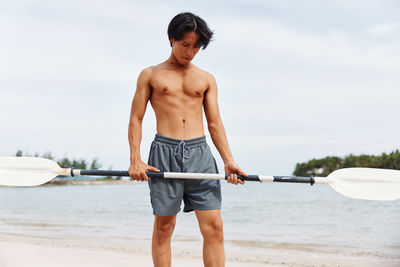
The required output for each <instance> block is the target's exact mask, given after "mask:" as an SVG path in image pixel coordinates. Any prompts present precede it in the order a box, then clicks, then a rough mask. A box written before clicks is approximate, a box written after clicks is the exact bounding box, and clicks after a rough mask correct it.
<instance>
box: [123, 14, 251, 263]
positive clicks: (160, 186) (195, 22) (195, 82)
mask: <svg viewBox="0 0 400 267" xmlns="http://www.w3.org/2000/svg"><path fill="white" fill-rule="evenodd" d="M212 34H213V33H212V32H211V31H210V29H209V28H208V26H207V24H206V23H205V21H203V20H202V19H201V18H199V17H198V16H195V15H193V14H191V13H181V14H178V15H177V16H175V17H174V18H173V19H172V20H171V22H170V24H169V27H168V36H169V41H170V44H171V47H172V51H171V55H170V57H169V58H168V59H167V60H166V61H165V62H163V63H161V64H159V65H157V66H152V67H149V68H146V69H144V70H143V71H142V72H141V73H140V75H139V78H138V81H137V88H136V92H135V96H134V98H133V101H132V110H131V116H130V123H129V134H128V135H129V143H130V153H131V156H130V167H129V174H130V176H131V177H132V179H133V180H137V181H147V180H148V181H149V187H150V196H151V203H152V207H153V213H154V215H155V217H154V228H153V239H152V255H153V262H154V266H157V267H161V266H171V244H170V243H171V236H172V232H173V230H174V226H175V221H176V214H177V213H178V212H179V210H180V205H181V203H182V200H183V201H184V204H185V206H184V211H185V212H188V211H192V210H194V211H195V213H196V217H197V220H198V222H199V226H200V231H201V234H202V236H203V239H204V243H203V261H204V265H205V266H224V263H225V253H224V244H223V228H222V219H221V215H220V207H221V188H220V183H219V181H215V180H185V179H163V178H150V179H148V177H147V175H146V171H157V172H158V171H160V170H161V171H174V172H203V173H204V172H208V173H217V172H218V170H217V165H216V163H215V160H214V158H213V156H212V155H211V151H210V148H209V146H208V145H207V143H206V141H205V136H204V127H203V108H204V113H205V115H206V119H207V124H208V130H209V132H210V134H211V138H212V141H213V143H214V145H215V147H216V148H217V150H218V152H219V154H220V155H221V157H222V159H223V161H224V165H225V173H227V174H230V176H229V178H228V179H227V181H228V182H229V183H232V184H243V181H241V180H239V179H237V174H242V175H245V176H247V175H246V174H245V173H244V172H243V171H242V170H241V169H240V167H239V166H238V165H237V164H236V162H235V161H234V159H233V157H232V153H231V151H230V149H229V146H228V141H227V138H226V134H225V129H224V126H223V124H222V121H221V118H220V114H219V109H218V102H217V84H216V81H215V78H214V77H213V76H212V75H211V74H209V73H208V72H206V71H204V70H201V69H199V68H198V67H196V66H195V65H193V64H192V63H191V61H192V60H193V58H194V57H195V55H196V54H197V52H198V51H199V49H200V48H201V47H203V49H205V48H206V47H207V45H208V43H209V41H210V39H211V37H212ZM149 100H150V102H151V105H152V107H153V109H154V112H155V115H156V120H157V134H156V137H155V139H154V141H153V143H152V145H151V150H150V155H149V161H148V164H146V163H144V162H143V161H142V160H141V158H140V150H139V149H140V142H141V135H142V120H143V116H144V113H145V110H146V106H147V102H148V101H149Z"/></svg>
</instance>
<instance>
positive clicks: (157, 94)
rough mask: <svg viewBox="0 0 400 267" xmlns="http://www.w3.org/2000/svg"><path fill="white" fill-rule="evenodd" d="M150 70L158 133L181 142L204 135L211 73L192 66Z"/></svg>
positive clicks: (162, 66) (152, 103) (150, 83)
mask: <svg viewBox="0 0 400 267" xmlns="http://www.w3.org/2000/svg"><path fill="white" fill-rule="evenodd" d="M151 70H152V71H151V73H152V74H151V77H150V80H149V87H150V90H151V96H150V102H151V105H152V107H153V109H154V112H155V115H156V120H157V133H158V134H160V135H163V136H169V137H172V138H176V139H180V140H186V139H191V138H196V137H199V136H203V135H204V126H203V101H204V96H205V93H206V91H207V89H208V87H209V76H210V74H208V73H207V72H205V71H203V70H200V69H199V68H197V67H195V66H193V65H192V66H191V67H190V68H188V69H185V68H176V67H174V66H170V65H168V64H165V63H162V64H160V65H157V66H154V67H151Z"/></svg>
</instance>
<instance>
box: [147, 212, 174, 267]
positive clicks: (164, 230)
mask: <svg viewBox="0 0 400 267" xmlns="http://www.w3.org/2000/svg"><path fill="white" fill-rule="evenodd" d="M175 222H176V215H173V216H157V215H156V216H154V228H153V240H152V245H151V249H152V254H153V262H154V266H155V267H171V236H172V233H173V231H174V228H175Z"/></svg>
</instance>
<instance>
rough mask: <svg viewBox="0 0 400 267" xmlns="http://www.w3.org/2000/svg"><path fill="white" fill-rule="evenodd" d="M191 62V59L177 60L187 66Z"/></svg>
mask: <svg viewBox="0 0 400 267" xmlns="http://www.w3.org/2000/svg"><path fill="white" fill-rule="evenodd" d="M191 62H192V60H191V59H182V60H180V61H179V63H180V64H181V65H182V66H189V65H190V63H191Z"/></svg>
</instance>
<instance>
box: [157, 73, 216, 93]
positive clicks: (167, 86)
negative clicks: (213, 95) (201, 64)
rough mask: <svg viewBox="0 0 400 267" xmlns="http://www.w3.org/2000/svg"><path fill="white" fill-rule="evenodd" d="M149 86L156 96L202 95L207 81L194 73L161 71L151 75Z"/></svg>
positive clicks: (206, 86)
mask: <svg viewBox="0 0 400 267" xmlns="http://www.w3.org/2000/svg"><path fill="white" fill-rule="evenodd" d="M150 86H151V88H152V91H153V94H157V95H158V96H173V97H179V96H190V97H203V96H204V92H205V91H206V90H207V88H208V83H207V81H206V80H205V79H204V78H202V77H201V76H199V75H196V74H187V75H179V74H174V73H162V74H159V75H155V76H154V77H152V79H151V80H150Z"/></svg>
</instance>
